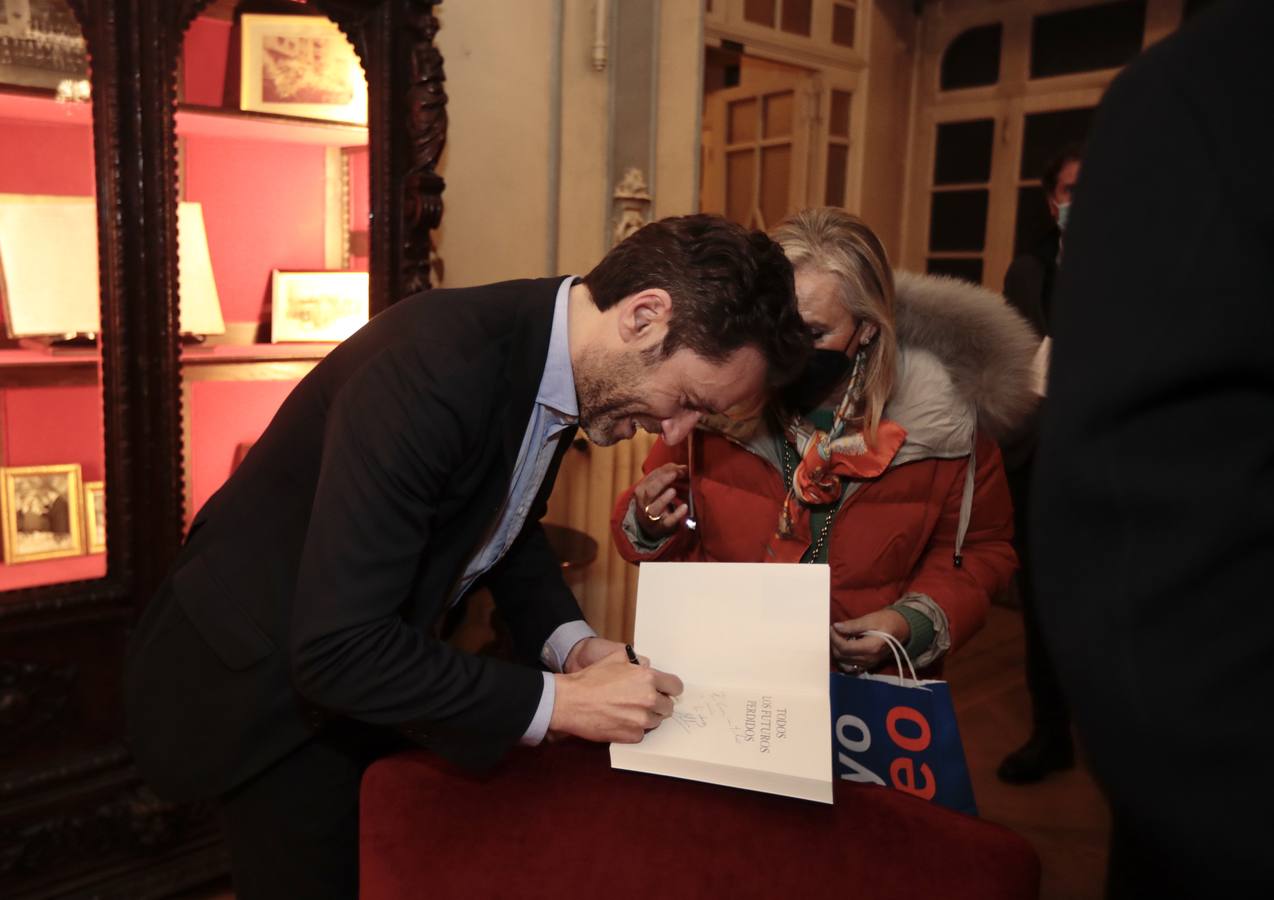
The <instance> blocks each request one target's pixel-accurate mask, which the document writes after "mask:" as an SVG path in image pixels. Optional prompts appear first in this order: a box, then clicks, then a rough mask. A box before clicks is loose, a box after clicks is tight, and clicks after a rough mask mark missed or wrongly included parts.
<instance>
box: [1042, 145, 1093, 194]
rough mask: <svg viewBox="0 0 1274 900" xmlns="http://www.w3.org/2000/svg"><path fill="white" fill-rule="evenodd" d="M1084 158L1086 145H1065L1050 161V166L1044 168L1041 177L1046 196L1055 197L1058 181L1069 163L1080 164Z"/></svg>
mask: <svg viewBox="0 0 1274 900" xmlns="http://www.w3.org/2000/svg"><path fill="white" fill-rule="evenodd" d="M1083 158H1084V145H1083V144H1081V143H1079V141H1073V142H1071V143H1069V144H1065V145H1063V146H1062V149H1061V150H1059V151H1057V154H1056V155H1055V156H1054V157H1053V158H1052V159H1050V160H1049V161H1048V165H1046V166H1045V167H1044V174H1043V175H1041V176H1040V182H1041V184H1042V187H1043V188H1044V196H1045V197H1051V196H1053V191H1055V190H1057V179H1058V178H1060V177H1061V175H1062V169H1064V168H1066V164H1067V163H1072V162H1080V161H1081V160H1083Z"/></svg>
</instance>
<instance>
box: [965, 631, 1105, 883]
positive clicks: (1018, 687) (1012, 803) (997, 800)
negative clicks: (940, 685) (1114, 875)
mask: <svg viewBox="0 0 1274 900" xmlns="http://www.w3.org/2000/svg"><path fill="white" fill-rule="evenodd" d="M1022 648H1023V640H1022V617H1021V615H1020V614H1019V613H1018V612H1016V611H1015V610H1011V609H1006V608H1004V607H1001V606H992V607H991V614H990V617H989V619H988V620H987V624H986V627H985V628H984V629H983V630H982V631H981V632H980V633H979V634H978V635H977V637H975V638H974V639H973V640H972V641H970V642H969V644H968V645H967V646H965V647H964V648H963V649H962V650H961V651H960V653H959V654H958V655H956V656H955V657H953V658H952V661H951V663H950V665H948V666H947V672H946V677H947V679H948V681H949V682H950V684H951V695H952V698H953V700H954V702H955V706H956V716H957V718H958V719H959V723H960V735H961V737H962V738H963V740H964V749H965V754H966V756H967V757H968V761H969V771H970V773H971V774H972V776H973V790H974V797H975V799H976V800H977V804H978V812H979V813H980V814H981V815H982V817H983V818H984V819H989V820H991V821H993V822H998V823H1000V824H1001V825H1006V826H1008V827H1009V828H1011V829H1013V830H1014V831H1016V832H1017V833H1018V834H1020V835H1022V836H1023V837H1025V838H1026V839H1027V840H1029V841H1030V842H1031V843H1032V844H1033V845H1034V846H1035V849H1036V851H1037V852H1038V853H1039V855H1040V861H1041V863H1042V864H1043V884H1042V886H1041V891H1040V897H1041V900H1097V898H1100V897H1101V896H1102V883H1103V879H1104V877H1105V871H1106V841H1107V837H1108V835H1109V829H1110V823H1109V816H1108V814H1107V811H1106V805H1105V802H1104V801H1103V800H1102V797H1101V794H1100V793H1099V792H1098V790H1097V788H1096V786H1095V785H1094V784H1093V781H1092V779H1091V778H1090V777H1089V775H1088V773H1087V772H1086V771H1085V770H1084V768H1083V764H1082V762H1081V763H1080V764H1079V765H1077V766H1076V768H1075V769H1073V770H1072V771H1069V772H1063V773H1060V774H1056V775H1052V776H1050V777H1048V778H1046V779H1045V780H1044V781H1043V782H1041V783H1040V784H1035V785H1029V786H1025V787H1014V786H1011V785H1007V784H1004V783H1003V782H1001V781H1000V780H999V779H998V778H996V777H995V770H996V767H998V766H999V764H1000V760H1002V759H1003V758H1004V755H1005V754H1006V753H1008V752H1009V751H1011V750H1013V749H1015V748H1017V747H1018V746H1019V745H1020V744H1021V743H1022V742H1023V741H1024V740H1025V739H1026V736H1027V732H1028V731H1029V729H1030V698H1029V696H1028V695H1027V693H1026V683H1025V678H1024V675H1023V667H1022V654H1023V649H1022Z"/></svg>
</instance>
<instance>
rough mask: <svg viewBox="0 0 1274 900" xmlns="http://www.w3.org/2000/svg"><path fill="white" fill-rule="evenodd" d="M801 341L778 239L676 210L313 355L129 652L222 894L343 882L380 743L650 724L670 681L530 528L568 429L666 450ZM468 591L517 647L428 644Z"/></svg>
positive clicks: (293, 891)
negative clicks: (211, 801)
mask: <svg viewBox="0 0 1274 900" xmlns="http://www.w3.org/2000/svg"><path fill="white" fill-rule="evenodd" d="M808 343H809V335H808V333H807V331H806V329H805V326H804V325H803V323H802V322H801V319H800V316H799V314H798V312H797V307H796V301H795V298H794V294H793V278H792V268H791V265H790V264H789V263H788V262H787V259H786V257H785V256H784V254H783V250H782V249H781V248H780V247H779V246H778V245H777V244H775V243H774V242H773V241H771V240H770V239H769V238H768V237H766V236H765V235H764V234H762V233H760V232H748V231H746V230H745V229H743V228H740V227H739V226H737V225H731V224H729V223H727V222H725V221H724V220H723V219H719V218H716V217H713V216H686V217H681V218H677V219H666V220H663V221H661V222H656V223H653V224H650V225H647V226H646V227H645V228H643V229H641V230H640V231H638V232H637V233H636V234H634V235H633V236H632V237H630V238H628V239H627V240H625V241H624V242H623V243H621V244H619V245H618V246H616V247H615V248H613V249H612V250H611V251H610V253H608V254H607V255H606V257H605V258H604V259H603V260H602V261H601V262H600V263H599V264H598V265H597V266H596V267H595V268H594V269H593V270H592V272H590V273H589V274H588V275H587V276H585V277H584V278H583V279H578V278H574V277H570V276H566V277H559V278H541V279H536V280H525V281H510V282H504V283H502V284H495V285H487V286H483V287H472V288H461V289H456V290H438V291H427V292H425V293H421V294H416V295H415V296H412V297H407V298H405V299H403V300H402V301H401V302H399V303H396V304H395V305H393V306H392V307H390V308H389V309H387V310H385V311H384V312H382V313H381V314H380V315H378V316H376V317H375V318H374V319H372V321H371V322H369V323H368V324H367V325H366V326H365V327H363V328H362V329H361V330H359V331H358V332H357V333H356V334H355V335H353V336H352V337H351V338H349V339H348V340H347V341H345V342H344V343H343V344H341V345H340V346H339V347H337V348H336V349H334V350H333V351H332V352H331V353H330V354H329V355H328V356H327V357H326V358H325V359H324V360H323V361H322V362H320V363H319V364H318V366H316V367H315V368H314V370H313V371H312V372H311V373H310V374H309V375H308V376H306V378H305V379H303V380H302V381H301V383H300V384H299V385H298V386H297V387H296V388H295V389H294V390H293V391H292V393H291V394H290V395H289V396H288V398H287V399H286V400H285V401H284V403H283V405H282V406H281V407H280V409H279V411H278V413H277V415H276V416H275V417H274V420H273V421H272V422H271V423H270V425H269V427H268V428H267V429H266V431H265V433H264V434H263V435H262V437H261V439H260V440H258V441H257V442H256V443H255V444H254V445H253V447H252V449H251V450H250V451H249V452H248V454H247V456H246V457H245V458H244V460H243V462H242V464H241V465H240V466H239V468H238V469H236V470H235V472H234V474H233V475H232V476H231V477H230V479H229V481H227V482H226V484H225V485H224V486H223V487H222V488H221V489H220V490H219V491H218V492H217V493H216V494H215V495H213V497H212V498H211V499H210V500H209V501H208V502H207V503H206V504H205V505H204V507H203V508H202V509H201V510H200V512H199V513H198V515H196V516H195V520H194V523H193V524H192V525H191V530H190V534H189V536H188V538H187V540H186V544H185V546H184V547H183V549H182V551H181V554H180V556H179V558H178V559H177V562H176V564H175V566H174V567H173V570H172V572H171V573H170V575H169V577H168V579H167V580H166V581H165V582H164V584H163V585H162V586H161V588H160V590H159V592H158V594H157V596H156V597H155V598H154V599H153V600H152V601H151V603H150V605H149V606H148V607H147V609H146V611H145V613H144V615H143V616H142V619H141V621H140V622H139V623H138V626H137V628H136V630H135V631H134V633H133V635H132V638H131V641H130V645H129V654H128V664H127V671H126V685H125V688H126V689H125V702H126V712H127V718H128V734H129V739H130V744H131V749H132V751H133V756H134V758H135V759H136V761H137V765H138V768H139V770H140V771H141V773H142V775H143V776H144V777H145V778H146V779H147V780H148V781H149V782H150V784H151V786H152V787H154V788H155V790H156V791H158V792H160V793H162V794H163V795H165V796H167V797H170V798H172V799H174V800H185V799H200V798H215V799H216V800H217V802H218V805H219V807H220V811H221V814H222V820H223V830H224V832H225V834H226V838H227V843H228V845H229V848H230V855H231V865H232V871H233V876H234V882H235V884H234V887H235V894H236V896H237V897H238V898H239V900H256V898H283V897H286V898H290V900H301V898H320V897H322V898H327V897H331V898H344V897H352V896H356V894H357V890H358V790H359V782H360V778H361V775H362V772H363V770H364V769H365V768H366V767H367V765H369V764H370V762H371V761H372V760H374V759H375V758H376V757H377V756H378V755H382V754H384V753H386V752H389V751H391V750H393V749H394V748H396V747H401V746H409V745H411V744H416V745H422V746H426V747H428V748H429V749H430V750H432V751H434V752H436V753H437V754H439V755H441V756H443V757H445V758H446V759H448V760H450V761H452V762H455V763H457V764H460V765H465V766H469V767H483V766H489V765H491V764H493V763H494V762H495V761H497V760H498V759H499V757H500V756H501V755H502V754H503V753H504V752H505V751H506V750H507V749H508V748H510V747H511V746H514V745H516V744H519V743H522V744H537V743H539V742H540V741H541V740H543V739H544V738H545V736H546V735H547V734H550V733H551V734H566V735H575V736H577V737H582V738H585V739H589V740H596V741H627V742H636V741H639V740H641V738H642V735H643V734H644V732H645V731H646V730H648V729H651V728H654V727H656V726H658V725H659V723H660V722H661V721H662V720H663V718H665V717H666V716H668V715H670V714H671V712H672V699H671V698H672V696H674V695H676V694H679V693H680V692H681V682H680V680H678V679H677V677H676V676H675V675H674V674H672V673H664V672H657V671H655V670H654V669H652V668H650V667H649V665H648V664H645V665H639V666H634V665H631V664H630V663H629V661H628V658H627V656H626V654H625V652H624V647H623V645H622V644H616V643H614V642H612V641H608V640H604V639H603V638H600V637H598V636H597V634H596V633H595V632H593V630H592V629H591V628H589V626H588V625H587V624H586V623H585V622H584V621H583V618H584V617H583V615H582V614H581V613H580V609H579V606H578V605H577V604H576V602H575V598H574V597H573V596H572V595H571V592H570V590H569V589H568V588H567V586H566V584H565V582H564V581H563V579H562V570H561V567H560V566H559V565H558V561H557V559H556V558H555V557H554V556H553V554H552V551H551V550H550V548H549V544H548V541H547V538H546V537H545V534H544V530H543V528H541V526H540V524H539V519H540V517H541V516H542V515H543V513H544V511H545V508H546V506H547V502H548V496H549V493H550V491H551V489H552V486H553V480H554V476H555V474H556V472H557V468H558V465H559V464H560V462H561V460H562V456H563V454H564V453H565V451H566V449H567V448H568V447H569V446H570V444H571V441H572V439H573V437H574V435H575V432H576V429H577V428H578V429H580V430H582V431H583V432H584V433H586V434H587V435H588V437H589V438H590V439H591V440H593V441H594V442H595V443H598V444H602V445H605V444H613V443H615V442H617V441H619V440H623V439H627V438H631V437H633V435H634V434H635V433H636V430H637V429H638V428H639V427H640V428H642V429H643V430H646V431H652V432H659V433H661V434H662V435H663V437H664V439H665V440H667V441H669V442H671V443H676V442H678V441H680V440H681V439H682V438H684V437H685V436H686V435H687V434H688V433H689V432H690V430H691V429H692V428H694V426H695V424H696V422H697V421H698V419H699V417H700V415H702V414H704V413H705V412H720V411H724V410H726V409H730V408H733V407H734V406H736V405H739V404H742V405H744V406H748V405H752V404H755V403H756V402H757V401H758V400H759V399H760V398H761V397H762V396H763V395H764V394H765V391H766V386H767V382H773V383H782V382H784V381H786V380H788V379H789V378H790V377H792V376H794V375H795V374H796V373H797V372H798V371H799V370H800V367H801V366H802V364H803V362H804V356H805V352H806V350H807V348H808ZM480 585H484V586H486V587H488V588H490V590H491V592H492V594H493V595H494V597H495V600H496V605H497V607H498V608H499V610H500V612H501V615H502V618H503V621H504V623H505V625H506V626H507V627H508V629H509V632H510V634H511V637H512V640H513V644H514V646H515V648H516V651H517V654H518V656H519V657H520V659H521V660H522V661H524V662H525V663H529V665H518V664H515V663H513V662H510V661H506V660H504V659H496V658H493V657H479V656H474V655H471V654H467V653H463V652H461V651H459V650H457V649H456V648H454V647H452V646H451V645H450V644H448V643H446V642H444V641H442V640H441V639H440V637H439V624H440V622H442V621H443V619H444V617H445V616H446V614H447V611H448V609H449V608H450V607H452V606H454V605H456V604H457V603H458V602H460V600H461V599H462V597H463V596H464V595H466V594H467V593H468V592H469V591H470V590H472V589H473V588H476V587H478V586H480ZM449 813H454V811H448V810H438V811H437V814H438V815H447V814H449ZM564 875H569V873H564Z"/></svg>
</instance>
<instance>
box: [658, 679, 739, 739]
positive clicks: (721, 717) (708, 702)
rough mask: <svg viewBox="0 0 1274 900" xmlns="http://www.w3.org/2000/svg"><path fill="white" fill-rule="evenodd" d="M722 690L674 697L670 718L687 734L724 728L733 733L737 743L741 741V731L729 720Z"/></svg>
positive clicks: (724, 694)
mask: <svg viewBox="0 0 1274 900" xmlns="http://www.w3.org/2000/svg"><path fill="white" fill-rule="evenodd" d="M727 699H728V698H727V696H726V693H725V692H724V691H710V692H708V693H704V694H696V695H694V696H693V697H687V696H685V695H684V694H683V695H682V696H680V697H677V698H676V708H675V709H674V710H673V713H672V720H673V721H674V722H676V723H677V724H678V725H680V726H681V727H682V728H683V729H684V730H685V731H686V733H687V734H690V733H693V732H695V731H699V730H702V729H714V730H715V729H721V728H724V729H726V730H728V731H729V732H730V733H731V734H733V735H734V739H735V741H736V742H738V743H742V742H743V732H742V730H741V729H739V728H737V727H735V725H734V723H733V722H732V721H730V711H729V707H728V705H727Z"/></svg>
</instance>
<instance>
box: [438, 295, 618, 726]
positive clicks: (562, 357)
mask: <svg viewBox="0 0 1274 900" xmlns="http://www.w3.org/2000/svg"><path fill="white" fill-rule="evenodd" d="M574 283H575V278H574V276H572V277H569V278H567V279H565V280H564V281H563V282H562V285H561V287H559V288H558V289H557V299H556V300H555V301H554V304H553V329H552V332H551V333H550V336H549V353H548V357H547V359H546V360H545V363H544V374H543V375H542V376H540V389H539V391H538V392H537V394H536V396H535V406H534V407H533V408H532V409H531V419H530V421H528V422H527V425H526V432H525V433H524V434H523V435H522V445H521V447H519V448H518V456H517V461H516V462H515V463H514V464H513V477H512V479H511V480H510V482H509V494H508V496H507V497H505V500H504V506H503V507H501V509H500V515H499V516H498V517H497V518H496V521H495V523H494V524H493V525H492V527H491V531H490V532H489V533H488V534H487V537H486V540H485V541H484V542H483V544H482V546H481V547H479V548H478V552H477V553H475V554H474V555H473V557H472V558H471V559H470V560H469V562H468V564H467V565H466V566H465V570H464V574H463V575H462V576H461V577H460V582H459V583H458V584H457V586H456V591H455V593H454V594H453V595H452V597H451V604H453V605H454V604H455V603H456V602H457V601H458V600H459V599H460V598H461V597H462V596H464V593H465V592H466V591H467V590H469V588H470V587H471V586H472V585H473V583H474V582H475V581H476V580H477V579H478V578H479V577H480V576H481V575H483V574H484V573H485V572H486V571H487V570H488V569H490V568H491V567H492V566H494V565H495V564H496V563H497V562H499V560H500V557H502V556H504V554H505V552H506V551H507V550H508V549H509V547H510V546H511V545H512V544H513V542H514V541H515V540H516V539H517V536H518V534H519V533H520V532H521V531H522V526H523V525H525V524H526V517H527V514H528V513H529V512H530V510H531V504H532V503H534V502H535V495H536V494H537V493H538V492H539V490H540V484H541V483H542V482H543V481H544V475H545V473H546V472H548V468H549V464H550V463H551V462H552V461H553V454H554V452H556V450H557V442H558V437H559V436H560V435H561V433H562V432H563V431H564V430H566V429H567V428H569V427H570V426H572V425H574V424H575V423H576V422H578V421H579V400H578V399H577V397H576V395H575V372H574V370H573V369H572V367H571V348H570V344H569V342H568V340H567V337H568V329H567V314H568V308H569V302H568V300H569V297H570V292H571V285H572V284H574ZM590 637H597V632H595V631H594V630H593V629H592V628H590V627H589V626H588V623H587V622H585V621H583V620H582V619H576V620H575V621H572V622H565V623H563V624H562V625H559V626H558V627H557V629H556V630H555V631H554V632H553V633H552V634H551V635H549V639H548V641H546V642H545V644H544V647H543V649H542V650H541V651H540V660H541V661H542V662H543V663H544V665H546V666H548V667H549V668H550V669H552V670H553V671H554V672H560V671H562V666H563V665H564V664H565V662H566V657H567V654H569V653H570V652H571V648H572V647H574V646H575V645H576V644H577V643H579V642H580V641H582V640H583V639H584V638H590ZM543 675H544V691H543V693H541V694H540V705H539V707H538V708H537V709H536V711H535V717H534V718H533V719H531V724H530V725H529V726H528V727H527V729H526V733H525V734H523V735H522V743H524V744H538V743H539V742H540V741H542V740H544V735H545V733H546V732H547V731H548V727H549V721H550V720H551V719H552V717H553V702H554V700H555V699H556V697H557V686H556V683H555V682H554V680H553V676H552V675H550V674H549V673H548V672H544V673H543Z"/></svg>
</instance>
